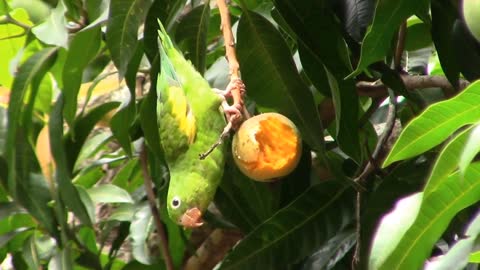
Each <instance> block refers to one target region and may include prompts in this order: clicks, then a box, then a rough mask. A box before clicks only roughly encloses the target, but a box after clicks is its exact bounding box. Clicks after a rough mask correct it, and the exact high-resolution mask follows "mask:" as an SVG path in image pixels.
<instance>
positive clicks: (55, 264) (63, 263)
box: [48, 246, 73, 270]
mask: <svg viewBox="0 0 480 270" xmlns="http://www.w3.org/2000/svg"><path fill="white" fill-rule="evenodd" d="M72 255H73V254H72V251H71V250H70V247H69V246H66V247H64V248H63V249H61V250H57V252H55V255H54V256H53V257H52V258H51V259H50V262H49V263H48V269H49V270H73V258H72Z"/></svg>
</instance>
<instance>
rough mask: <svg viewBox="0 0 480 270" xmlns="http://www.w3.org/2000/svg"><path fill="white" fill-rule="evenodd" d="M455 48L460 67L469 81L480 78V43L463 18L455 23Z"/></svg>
mask: <svg viewBox="0 0 480 270" xmlns="http://www.w3.org/2000/svg"><path fill="white" fill-rule="evenodd" d="M452 39H453V41H452V42H453V49H454V52H455V57H456V59H457V61H458V65H459V67H460V72H462V75H463V76H464V77H465V78H466V79H467V80H469V81H474V80H478V79H480V71H479V70H478V68H477V67H478V66H479V65H480V43H479V42H478V41H477V40H476V39H475V38H474V37H472V36H471V34H470V32H469V30H468V28H467V27H466V25H465V23H464V22H463V21H462V20H461V19H457V20H456V21H455V23H454V25H453V34H452Z"/></svg>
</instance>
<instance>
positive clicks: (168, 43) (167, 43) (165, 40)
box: [158, 20, 175, 51]
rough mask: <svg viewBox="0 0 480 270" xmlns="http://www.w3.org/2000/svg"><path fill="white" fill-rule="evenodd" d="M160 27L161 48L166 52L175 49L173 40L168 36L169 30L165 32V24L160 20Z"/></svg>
mask: <svg viewBox="0 0 480 270" xmlns="http://www.w3.org/2000/svg"><path fill="white" fill-rule="evenodd" d="M158 26H159V27H160V29H158V36H159V37H160V43H161V44H160V45H161V47H163V49H164V50H166V51H168V50H170V49H173V48H175V47H174V46H173V43H172V40H171V39H170V37H169V36H168V34H167V30H165V27H163V24H162V22H161V21H160V20H158Z"/></svg>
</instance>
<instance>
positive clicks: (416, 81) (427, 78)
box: [356, 74, 470, 97]
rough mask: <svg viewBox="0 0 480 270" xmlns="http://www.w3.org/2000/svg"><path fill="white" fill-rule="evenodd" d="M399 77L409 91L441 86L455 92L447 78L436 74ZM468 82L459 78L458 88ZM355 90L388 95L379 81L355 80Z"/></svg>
mask: <svg viewBox="0 0 480 270" xmlns="http://www.w3.org/2000/svg"><path fill="white" fill-rule="evenodd" d="M400 77H401V78H402V80H403V83H404V84H405V87H406V88H407V90H409V91H413V90H417V89H423V88H441V89H445V90H448V91H453V92H455V93H456V92H457V90H455V88H454V87H453V86H452V85H451V84H450V82H449V81H448V79H447V78H446V77H444V76H438V75H421V76H417V75H408V74H402V75H400ZM469 84H470V82H469V81H467V80H464V79H460V81H459V89H458V90H462V89H465V88H466V87H467V86H468V85H469ZM356 86H357V92H358V94H359V95H360V96H368V97H386V96H387V95H388V92H387V87H386V86H385V85H384V84H383V83H382V82H380V81H375V82H366V81H360V82H357V84H356Z"/></svg>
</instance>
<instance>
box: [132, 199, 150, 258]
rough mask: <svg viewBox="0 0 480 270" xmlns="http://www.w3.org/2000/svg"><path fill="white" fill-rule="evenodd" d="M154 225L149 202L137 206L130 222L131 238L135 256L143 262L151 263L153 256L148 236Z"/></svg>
mask: <svg viewBox="0 0 480 270" xmlns="http://www.w3.org/2000/svg"><path fill="white" fill-rule="evenodd" d="M152 227H153V218H152V213H151V212H150V207H149V206H148V204H147V203H143V204H141V205H138V206H137V209H136V210H135V216H134V217H133V220H132V223H131V224H130V239H131V243H132V255H133V258H135V259H136V260H138V261H139V262H141V263H143V264H151V263H152V262H153V257H151V255H150V251H149V248H148V246H147V242H146V241H147V238H148V235H149V233H150V231H151V229H152Z"/></svg>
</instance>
